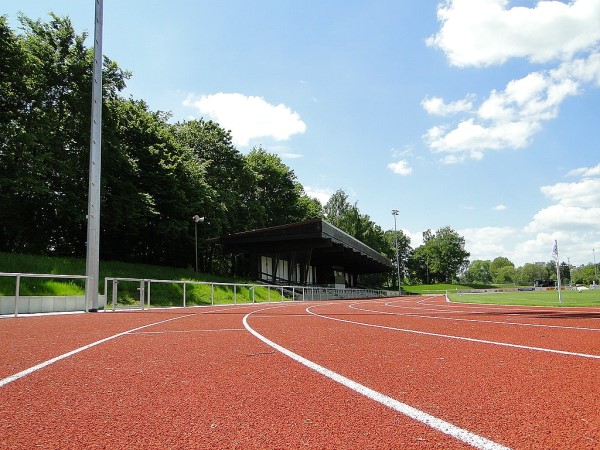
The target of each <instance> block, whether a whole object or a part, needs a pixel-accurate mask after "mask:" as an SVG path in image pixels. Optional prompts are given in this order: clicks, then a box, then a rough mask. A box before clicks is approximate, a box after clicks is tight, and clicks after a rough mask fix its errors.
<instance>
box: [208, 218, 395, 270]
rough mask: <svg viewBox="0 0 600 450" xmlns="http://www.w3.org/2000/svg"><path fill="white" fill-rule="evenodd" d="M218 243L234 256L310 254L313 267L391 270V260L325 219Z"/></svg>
mask: <svg viewBox="0 0 600 450" xmlns="http://www.w3.org/2000/svg"><path fill="white" fill-rule="evenodd" d="M218 241H219V242H220V243H221V244H223V246H224V250H225V251H227V252H232V253H233V252H251V253H260V254H269V253H278V252H280V253H281V252H291V251H303V250H310V251H311V257H310V264H311V265H314V266H319V265H331V266H341V267H344V269H345V270H346V271H349V272H352V273H357V274H360V273H381V272H387V271H389V270H390V268H391V267H392V263H391V262H390V260H389V259H387V258H386V257H384V256H382V255H381V254H380V253H378V252H377V251H375V250H373V249H372V248H371V247H369V246H367V245H365V244H363V243H362V242H360V241H359V240H358V239H355V238H353V237H352V236H350V235H349V234H347V233H345V232H344V231H342V230H340V229H339V228H336V227H334V226H333V225H331V224H330V223H328V222H326V221H324V220H322V219H314V220H308V221H305V222H299V223H292V224H287V225H280V226H276V227H270V228H262V229H258V230H252V231H245V232H241V233H235V234H230V235H226V236H222V237H221V238H219V239H218Z"/></svg>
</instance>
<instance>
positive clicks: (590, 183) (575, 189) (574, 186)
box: [540, 178, 600, 224]
mask: <svg viewBox="0 0 600 450" xmlns="http://www.w3.org/2000/svg"><path fill="white" fill-rule="evenodd" d="M540 190H541V191H542V193H543V194H544V195H546V196H547V197H549V198H550V199H552V200H554V201H556V202H558V204H560V205H563V206H577V207H581V208H594V207H600V178H590V179H584V180H581V181H579V182H577V183H557V184H555V185H553V186H542V187H541V189H540ZM599 224H600V222H599Z"/></svg>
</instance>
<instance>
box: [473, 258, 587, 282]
mask: <svg viewBox="0 0 600 450" xmlns="http://www.w3.org/2000/svg"><path fill="white" fill-rule="evenodd" d="M559 270H560V279H561V283H562V284H563V285H566V284H570V283H572V284H592V282H593V281H594V280H596V283H597V282H598V281H597V279H596V273H597V271H595V270H594V265H593V264H586V265H583V266H581V267H569V265H568V264H567V263H565V262H562V263H560V266H559ZM556 276H557V274H556V262H555V261H552V260H551V261H549V262H545V263H526V264H524V265H523V266H521V267H515V265H514V264H513V263H512V262H511V261H510V260H509V259H508V258H504V257H498V258H495V259H494V260H493V261H489V260H475V261H472V262H471V263H470V264H469V267H468V268H467V270H466V271H465V272H464V274H463V276H462V280H463V281H464V282H466V283H479V284H492V283H493V284H517V285H531V284H533V283H534V282H536V281H538V280H539V281H544V280H550V281H553V282H555V281H556V280H557V278H556Z"/></svg>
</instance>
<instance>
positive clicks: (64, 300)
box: [0, 295, 106, 315]
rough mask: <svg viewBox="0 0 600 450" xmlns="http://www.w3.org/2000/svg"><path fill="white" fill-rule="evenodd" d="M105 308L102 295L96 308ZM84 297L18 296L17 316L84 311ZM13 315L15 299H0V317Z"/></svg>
mask: <svg viewBox="0 0 600 450" xmlns="http://www.w3.org/2000/svg"><path fill="white" fill-rule="evenodd" d="M105 306H106V298H105V297H104V295H99V296H98V308H104V307H105ZM84 310H85V296H83V295H69V296H35V297H33V296H25V295H21V296H19V314H30V313H45V312H70V311H84ZM14 313H15V297H14V296H13V297H0V315H4V314H14Z"/></svg>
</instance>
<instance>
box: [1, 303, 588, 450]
mask: <svg viewBox="0 0 600 450" xmlns="http://www.w3.org/2000/svg"><path fill="white" fill-rule="evenodd" d="M245 316H247V324H248V326H249V327H251V328H252V329H253V330H254V331H255V332H257V333H259V334H261V335H262V336H264V337H265V338H267V339H269V340H270V341H273V342H274V343H276V344H278V345H280V346H282V347H284V348H286V349H287V350H289V351H291V352H294V353H295V354H297V355H299V356H301V357H303V358H306V359H307V360H310V361H312V362H314V363H316V364H318V365H320V366H322V367H324V368H327V369H329V370H331V371H334V372H336V373H338V374H340V375H342V376H344V377H346V378H348V379H350V380H353V381H355V382H356V383H359V384H361V385H363V386H366V387H368V388H370V389H373V390H375V391H377V392H380V393H381V394H384V395H386V396H388V397H391V398H393V399H395V400H397V401H399V402H402V403H404V404H407V405H410V406H412V407H414V408H417V409H418V410H420V411H422V412H423V413H426V414H429V415H431V416H434V417H436V418H439V419H441V420H443V421H445V422H448V423H451V424H453V425H455V426H457V427H460V428H462V429H464V430H467V431H469V432H470V433H473V434H475V435H477V436H481V437H483V438H485V439H488V440H489V441H492V442H494V443H498V444H499V445H503V446H506V447H509V448H515V449H516V448H524V449H531V448H534V449H535V448H537V449H552V448H556V449H564V448H569V449H574V448H577V449H594V448H600V309H592V308H588V309H581V308H579V309H575V308H525V307H499V306H483V305H477V306H476V305H456V304H450V303H447V302H445V300H444V299H443V298H442V297H435V298H433V297H432V298H424V297H418V298H416V297H410V298H395V299H376V300H355V301H336V302H312V303H284V304H261V305H248V306H227V307H205V308H187V309H171V310H152V311H146V312H117V313H111V312H107V313H97V314H81V315H62V316H58V315H57V316H44V317H20V318H17V319H14V318H10V319H1V320H0V339H1V342H2V345H1V346H0V380H4V383H2V382H1V381H0V383H2V384H4V385H3V386H1V387H0V448H3V449H4V448H6V449H31V448H69V449H71V448H98V449H102V448H107V449H108V448H110V449H114V448H128V449H142V448H144V449H146V448H224V449H248V448H257V449H258V448H260V449H287V448H311V449H326V448H327V449H329V448H336V449H350V448H352V449H355V448H373V449H379V448H383V449H407V448H408V449H410V448H419V449H427V448H440V449H452V448H469V445H467V444H465V443H464V442H462V441H461V440H459V439H457V438H455V437H453V436H451V435H449V434H446V433H443V432H441V431H437V430H435V429H433V428H431V427H429V426H428V425H426V424H424V423H421V422H419V421H417V420H415V419H411V418H409V417H407V416H405V415H403V414H401V413H399V412H397V411H395V410H393V409H391V408H389V407H387V406H384V405H382V404H381V403H379V402H377V401H374V400H371V399H369V398H367V397H365V396H364V395H362V394H360V393H359V392H356V391H354V390H352V389H350V388H348V387H346V386H343V385H341V384H339V383H337V382H335V381H333V380H331V379H329V378H327V377H325V376H323V375H321V374H319V373H317V372H315V371H314V370H311V369H310V368H308V367H306V366H305V365H303V364H301V363H299V362H297V361H295V360H293V359H291V358H290V357H288V356H286V355H284V354H282V353H280V352H279V351H278V350H277V349H275V348H272V347H271V346H269V345H267V344H266V343H264V342H263V341H261V340H259V339H258V338H257V337H255V336H254V335H252V334H251V333H250V332H249V331H248V330H247V329H246V328H245V327H244V324H243V318H244V317H245ZM145 325H151V326H147V327H145V328H141V329H137V328H139V327H142V326H145ZM134 329H137V330H136V331H131V332H129V333H125V334H121V335H120V336H118V337H115V338H114V339H110V340H106V341H104V342H101V343H99V344H97V345H94V346H91V347H89V348H86V349H84V350H82V351H80V352H77V353H74V354H72V355H70V356H68V357H65V358H63V359H60V360H58V361H56V362H54V363H53V364H50V365H47V366H45V367H42V368H40V369H39V370H35V371H32V372H31V373H28V374H27V375H24V376H22V377H20V378H18V379H15V380H14V381H6V380H8V377H10V376H12V375H14V374H17V373H19V372H21V371H24V370H27V369H29V368H31V367H33V366H36V365H38V364H40V363H43V362H44V361H48V360H50V359H52V358H55V357H57V356H59V355H62V354H65V353H66V352H70V351H73V350H75V349H78V348H81V347H83V346H86V345H89V344H92V343H95V342H97V341H99V340H102V339H105V338H108V337H111V336H115V335H117V334H120V333H124V332H127V331H129V330H134Z"/></svg>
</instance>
